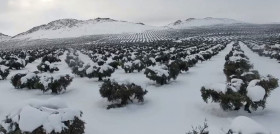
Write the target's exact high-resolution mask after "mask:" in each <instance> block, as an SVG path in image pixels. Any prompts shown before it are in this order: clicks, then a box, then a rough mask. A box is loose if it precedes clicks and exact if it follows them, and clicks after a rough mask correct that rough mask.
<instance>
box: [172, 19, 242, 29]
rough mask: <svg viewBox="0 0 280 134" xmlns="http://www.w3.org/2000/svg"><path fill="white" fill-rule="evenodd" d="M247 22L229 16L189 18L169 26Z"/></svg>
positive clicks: (180, 27) (187, 26)
mask: <svg viewBox="0 0 280 134" xmlns="http://www.w3.org/2000/svg"><path fill="white" fill-rule="evenodd" d="M240 23H245V22H242V21H237V20H234V19H228V18H213V17H206V18H188V19H186V20H183V21H182V20H177V21H175V22H173V23H170V24H168V25H167V26H168V27H170V28H174V29H186V28H192V27H202V26H213V25H230V24H240Z"/></svg>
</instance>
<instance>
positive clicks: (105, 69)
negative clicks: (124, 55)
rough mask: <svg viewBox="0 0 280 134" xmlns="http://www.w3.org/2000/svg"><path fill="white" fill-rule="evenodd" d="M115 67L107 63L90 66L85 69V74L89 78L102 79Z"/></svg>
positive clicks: (108, 75) (112, 71) (109, 74)
mask: <svg viewBox="0 0 280 134" xmlns="http://www.w3.org/2000/svg"><path fill="white" fill-rule="evenodd" d="M114 71H115V69H114V68H113V67H111V66H109V65H107V64H104V65H102V66H98V65H96V66H90V67H88V68H87V69H86V76H87V77H89V78H94V77H95V78H98V80H99V81H102V79H103V78H104V77H110V76H111V74H112V73H114Z"/></svg>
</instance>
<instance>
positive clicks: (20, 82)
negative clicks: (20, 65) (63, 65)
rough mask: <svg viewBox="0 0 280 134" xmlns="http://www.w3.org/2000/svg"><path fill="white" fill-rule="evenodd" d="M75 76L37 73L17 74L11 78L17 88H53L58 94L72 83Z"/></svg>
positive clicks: (46, 89)
mask: <svg viewBox="0 0 280 134" xmlns="http://www.w3.org/2000/svg"><path fill="white" fill-rule="evenodd" d="M72 80H73V77H71V76H70V75H60V76H55V77H53V76H45V75H38V74H36V73H27V74H16V75H14V76H13V77H12V78H11V83H12V85H13V86H14V87H15V88H16V89H22V88H27V89H41V90H42V91H44V92H47V91H49V90H51V92H52V93H55V94H58V93H61V92H62V91H63V90H66V87H67V86H69V85H70V83H71V82H72Z"/></svg>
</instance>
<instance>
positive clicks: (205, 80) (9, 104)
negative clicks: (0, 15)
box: [0, 45, 280, 134]
mask: <svg viewBox="0 0 280 134" xmlns="http://www.w3.org/2000/svg"><path fill="white" fill-rule="evenodd" d="M231 47H232V46H231V45H228V46H227V47H226V49H225V50H223V51H221V52H220V53H219V54H218V55H216V56H214V57H213V58H212V59H211V60H210V61H206V62H203V63H198V64H197V65H196V66H195V67H193V68H191V69H190V70H189V71H188V72H186V73H183V74H181V75H179V77H178V78H177V80H176V81H171V82H170V84H168V85H164V86H158V85H155V84H154V82H152V81H150V80H149V79H147V78H146V77H145V75H144V74H143V72H140V73H132V74H125V72H124V71H123V70H117V71H116V72H115V73H114V74H113V75H112V77H111V79H116V80H117V81H122V82H126V81H129V82H135V83H136V84H139V85H141V86H142V87H144V88H145V89H147V90H148V94H147V95H146V96H145V103H144V104H132V105H128V106H127V107H124V108H118V109H110V110H107V109H106V106H107V104H108V103H107V101H106V99H103V98H101V96H100V94H99V87H100V85H101V84H102V83H101V82H98V81H97V79H88V78H79V77H76V78H75V79H74V81H73V82H72V84H71V85H70V86H69V87H68V90H67V92H66V93H64V94H61V95H51V94H48V93H45V94H43V93H42V92H41V91H36V90H34V91H30V90H16V89H14V88H13V87H12V85H11V83H10V80H9V79H10V77H9V78H8V80H5V81H0V85H1V86H0V92H1V93H0V118H1V119H4V117H5V115H6V114H8V113H9V112H10V111H11V110H13V109H14V108H15V107H16V106H18V105H20V103H24V102H25V101H28V100H29V99H34V98H36V99H40V100H45V99H48V98H52V97H60V98H62V99H63V100H65V101H66V102H67V103H68V104H69V106H70V107H74V108H77V109H80V110H82V111H83V113H84V115H83V119H84V121H85V122H86V130H85V131H86V134H112V133H114V134H131V133H133V134H184V133H186V132H187V131H189V130H191V127H192V126H197V125H202V124H203V122H204V120H205V119H207V121H208V124H209V126H210V127H212V128H213V127H214V128H216V129H223V130H224V131H226V130H227V129H228V128H229V125H230V123H231V121H232V120H233V118H235V117H237V116H240V115H244V116H248V117H250V118H252V119H254V120H256V121H257V122H258V123H260V124H261V125H263V126H265V127H266V128H267V129H268V130H270V131H271V132H272V133H277V132H279V127H278V126H279V121H280V107H279V105H278V104H277V102H279V101H280V98H279V97H278V96H279V95H280V90H279V88H278V89H275V91H273V92H272V94H271V97H270V98H269V99H268V103H267V108H266V109H265V110H259V111H257V112H253V113H252V114H248V113H246V112H245V111H242V110H240V111H239V112H236V111H233V112H224V111H223V110H222V109H221V108H220V107H219V105H218V104H212V103H210V104H206V103H204V102H203V100H202V98H201V93H200V88H201V87H202V86H203V85H206V84H210V83H225V81H226V77H225V75H224V73H223V68H224V63H225V55H226V54H228V53H229V51H230V49H231ZM242 49H243V50H244V51H245V54H246V55H247V56H248V57H249V58H250V61H251V62H252V63H253V64H254V65H255V69H257V70H258V71H259V72H260V73H261V74H262V75H266V74H272V75H274V76H275V77H278V78H280V74H279V73H280V72H279V71H276V70H277V69H278V70H279V68H280V64H279V63H277V62H276V61H275V60H270V59H268V58H265V57H260V56H258V55H257V54H254V53H253V52H251V51H250V50H249V49H248V48H247V47H245V46H242ZM65 56H66V55H65V54H64V55H63V56H61V59H62V62H60V63H57V64H58V67H59V68H60V71H59V73H71V70H70V68H68V66H67V65H66V63H65V62H64V59H65ZM80 58H81V59H82V60H88V59H87V58H88V57H86V56H85V55H82V54H80ZM39 62H40V60H36V61H35V62H33V63H32V64H29V65H28V66H27V67H26V69H24V70H20V71H12V74H15V73H18V72H27V71H28V70H29V71H35V70H36V66H37V65H38V64H39ZM55 74H57V73H55ZM55 74H54V75H55Z"/></svg>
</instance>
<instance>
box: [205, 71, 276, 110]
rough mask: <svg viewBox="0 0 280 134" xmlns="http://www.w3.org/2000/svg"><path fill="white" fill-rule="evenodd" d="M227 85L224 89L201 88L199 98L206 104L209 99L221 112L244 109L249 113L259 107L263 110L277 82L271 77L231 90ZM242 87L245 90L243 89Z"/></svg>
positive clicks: (215, 87) (230, 86)
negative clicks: (216, 104)
mask: <svg viewBox="0 0 280 134" xmlns="http://www.w3.org/2000/svg"><path fill="white" fill-rule="evenodd" d="M232 85H236V84H232V83H231V84H228V86H227V87H226V88H225V89H219V88H218V87H217V86H214V87H202V88H201V96H202V98H203V100H204V101H205V102H206V103H208V100H209V99H211V100H212V101H213V102H216V103H220V106H221V108H222V109H223V110H239V109H240V108H241V107H244V110H245V111H248V112H249V113H251V110H250V109H253V110H254V111H255V110H257V109H258V108H259V107H262V108H265V104H266V99H267V97H268V96H269V94H270V92H271V90H273V89H275V88H277V87H278V80H277V79H275V78H273V77H271V76H270V77H268V78H262V79H260V80H258V79H256V80H252V81H251V82H249V83H248V84H245V83H242V84H240V88H239V89H238V88H233V86H232ZM244 86H245V87H246V88H244Z"/></svg>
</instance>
